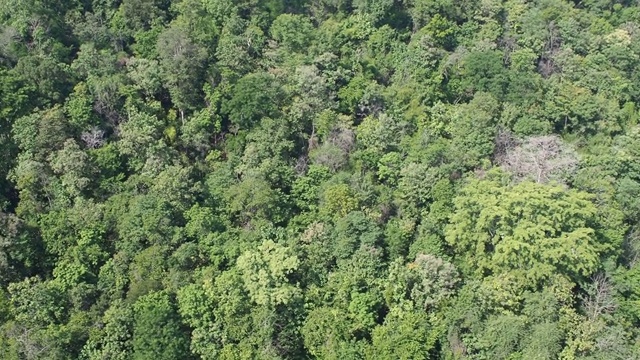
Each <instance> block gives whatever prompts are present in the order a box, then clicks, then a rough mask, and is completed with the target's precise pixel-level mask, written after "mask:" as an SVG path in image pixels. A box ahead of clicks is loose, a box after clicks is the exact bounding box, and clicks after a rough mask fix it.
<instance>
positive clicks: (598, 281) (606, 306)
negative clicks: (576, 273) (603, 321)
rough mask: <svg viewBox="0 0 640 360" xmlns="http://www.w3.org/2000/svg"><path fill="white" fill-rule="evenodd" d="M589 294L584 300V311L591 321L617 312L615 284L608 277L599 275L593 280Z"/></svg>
mask: <svg viewBox="0 0 640 360" xmlns="http://www.w3.org/2000/svg"><path fill="white" fill-rule="evenodd" d="M591 281H592V283H591V286H590V289H589V290H588V292H589V294H588V296H587V297H586V298H585V299H584V309H585V312H586V314H587V316H588V317H589V319H590V320H595V319H597V318H598V317H599V316H601V315H603V314H609V313H612V312H613V311H615V309H616V307H617V304H616V301H615V299H614V298H613V293H614V289H613V284H611V280H610V279H609V277H608V276H606V275H605V274H603V273H597V274H596V275H594V276H593V277H592V278H591Z"/></svg>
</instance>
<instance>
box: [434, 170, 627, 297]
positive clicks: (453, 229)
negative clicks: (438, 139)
mask: <svg viewBox="0 0 640 360" xmlns="http://www.w3.org/2000/svg"><path fill="white" fill-rule="evenodd" d="M454 204H455V211H454V213H453V215H452V217H451V220H450V221H451V222H450V224H449V225H448V226H447V229H446V241H447V242H448V243H449V245H450V246H452V247H453V249H454V251H455V253H456V254H457V256H458V261H457V263H458V264H459V266H460V267H461V269H463V271H464V272H465V273H466V274H468V275H470V276H476V277H482V276H486V275H491V274H493V275H496V276H497V275H500V274H511V276H513V277H514V278H513V279H514V280H516V281H518V282H520V283H521V284H520V285H521V286H523V287H524V288H528V289H536V288H537V287H538V286H540V285H542V284H543V283H545V282H546V281H548V279H549V278H550V277H551V276H552V275H553V274H564V275H566V276H568V277H570V278H571V279H572V280H573V281H575V282H578V281H580V280H581V279H583V278H584V277H586V276H589V275H590V274H592V273H593V272H594V271H595V270H596V269H597V268H598V266H599V265H600V259H599V257H600V255H603V254H605V253H606V252H607V251H608V250H609V249H612V248H615V247H616V246H618V245H616V244H615V243H607V242H606V241H607V240H606V239H602V238H600V237H599V236H598V232H599V230H600V229H599V228H600V224H598V221H597V217H596V213H597V209H596V207H595V205H594V204H593V203H592V202H591V198H590V196H589V195H588V194H586V193H583V192H580V191H576V190H565V189H563V188H562V187H560V186H557V185H542V184H537V183H532V182H521V183H519V184H517V185H503V184H501V183H500V180H499V174H495V175H494V177H492V178H488V179H484V180H476V179H472V180H469V182H468V183H467V184H466V185H465V187H464V188H463V189H462V190H461V192H460V194H459V195H458V197H457V198H456V199H455V201H454Z"/></svg>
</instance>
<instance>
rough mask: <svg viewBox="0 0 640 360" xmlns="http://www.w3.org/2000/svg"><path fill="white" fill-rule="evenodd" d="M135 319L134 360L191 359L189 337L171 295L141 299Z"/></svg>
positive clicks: (160, 294) (135, 312)
mask: <svg viewBox="0 0 640 360" xmlns="http://www.w3.org/2000/svg"><path fill="white" fill-rule="evenodd" d="M133 315H134V317H133V318H134V326H133V340H132V347H133V359H151V358H153V359H178V358H189V357H190V355H189V337H188V333H187V332H186V331H185V330H186V329H184V328H183V326H182V324H181V323H180V317H179V316H178V313H177V312H176V307H175V304H174V302H173V300H172V297H171V295H170V294H168V293H167V292H163V291H160V292H154V293H151V294H148V295H146V296H143V297H141V298H139V299H138V300H137V301H136V303H135V304H134V305H133Z"/></svg>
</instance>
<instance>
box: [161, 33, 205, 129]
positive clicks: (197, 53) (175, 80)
mask: <svg viewBox="0 0 640 360" xmlns="http://www.w3.org/2000/svg"><path fill="white" fill-rule="evenodd" d="M157 50H158V54H159V55H160V64H161V65H162V70H163V74H164V79H165V81H166V83H165V84H166V85H165V86H166V87H167V89H168V90H169V93H170V94H171V101H172V102H173V104H174V105H175V106H176V107H177V108H178V110H179V111H180V118H181V119H182V121H183V122H184V119H185V116H184V112H185V111H186V110H193V109H195V107H196V106H197V105H198V104H200V103H201V101H202V98H203V94H202V90H201V89H202V85H203V81H202V78H203V74H204V72H203V70H204V67H205V60H206V53H205V50H204V49H203V48H201V47H200V46H199V45H197V44H195V43H194V42H193V41H192V40H191V38H190V37H189V35H188V33H187V32H185V31H184V30H183V29H181V28H179V27H176V26H170V27H169V28H167V29H166V30H165V31H163V32H162V33H161V34H160V36H158V44H157Z"/></svg>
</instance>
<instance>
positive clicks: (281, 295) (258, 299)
mask: <svg viewBox="0 0 640 360" xmlns="http://www.w3.org/2000/svg"><path fill="white" fill-rule="evenodd" d="M298 266H299V260H298V258H297V257H296V256H295V255H294V254H292V253H291V250H290V249H289V248H286V247H283V246H281V245H278V244H276V243H274V242H273V241H272V240H266V241H264V242H263V243H262V245H260V246H259V247H258V249H257V251H247V252H245V253H244V254H242V255H241V256H240V257H239V258H238V269H239V270H240V272H241V274H242V278H243V280H244V285H245V287H246V289H247V291H248V292H249V296H250V298H251V300H252V301H253V302H255V303H256V304H258V305H263V306H267V307H274V306H277V305H280V304H287V303H289V302H292V301H295V300H296V297H298V296H299V295H300V294H299V289H298V288H297V287H296V286H295V285H294V284H291V282H290V280H289V278H290V277H291V275H292V273H293V272H294V271H296V270H297V269H298Z"/></svg>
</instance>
